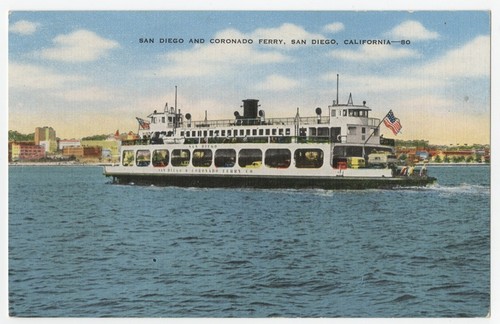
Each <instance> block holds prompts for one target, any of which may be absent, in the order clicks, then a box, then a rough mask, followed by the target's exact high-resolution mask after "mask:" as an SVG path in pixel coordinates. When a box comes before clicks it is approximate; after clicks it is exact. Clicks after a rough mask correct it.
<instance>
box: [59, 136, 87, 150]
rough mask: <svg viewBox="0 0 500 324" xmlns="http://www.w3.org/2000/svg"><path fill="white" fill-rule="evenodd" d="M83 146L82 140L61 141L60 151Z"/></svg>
mask: <svg viewBox="0 0 500 324" xmlns="http://www.w3.org/2000/svg"><path fill="white" fill-rule="evenodd" d="M81 145H82V144H81V143H80V140H77V139H69V140H66V139H65V140H59V143H58V149H59V151H62V150H64V148H65V147H78V146H81Z"/></svg>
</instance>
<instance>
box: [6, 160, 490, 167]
mask: <svg viewBox="0 0 500 324" xmlns="http://www.w3.org/2000/svg"><path fill="white" fill-rule="evenodd" d="M116 164H117V163H107V162H74V161H71V162H10V163H9V166H112V165H116ZM423 165H424V163H417V164H415V166H423ZM425 165H426V166H430V167H452V166H461V167H469V166H470V167H476V166H490V163H477V162H470V163H466V162H459V163H452V162H450V163H433V162H430V163H425Z"/></svg>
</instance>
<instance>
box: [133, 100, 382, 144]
mask: <svg viewBox="0 0 500 324" xmlns="http://www.w3.org/2000/svg"><path fill="white" fill-rule="evenodd" d="M258 102H259V100H257V99H245V100H243V115H241V114H240V113H239V111H235V112H234V118H232V119H217V120H208V119H207V118H206V116H205V119H204V120H197V121H194V120H192V116H191V114H190V113H187V114H185V115H183V114H181V112H180V110H176V109H175V108H173V107H171V108H170V109H169V108H168V107H167V106H165V109H164V110H163V111H162V112H158V111H156V110H155V111H154V112H153V113H152V114H150V115H149V116H148V118H149V120H148V121H147V122H146V123H141V122H140V127H139V136H140V137H141V138H142V139H147V138H153V139H161V140H162V141H169V142H171V143H179V142H184V141H188V142H193V141H194V142H196V141H198V143H200V142H202V141H203V142H206V143H208V142H218V143H225V142H231V141H232V142H234V141H248V140H258V141H264V140H265V141H267V142H270V141H272V140H273V139H274V140H275V139H276V137H279V138H280V141H281V142H284V143H286V142H300V141H302V142H304V140H305V141H313V142H319V141H320V142H333V143H350V144H379V143H380V132H379V127H378V126H379V125H380V119H378V118H372V117H370V116H369V114H370V112H371V109H370V108H369V107H368V106H366V103H365V102H363V105H354V104H353V102H352V96H350V97H349V101H348V103H347V104H337V103H336V102H335V101H334V102H333V104H332V105H330V106H328V109H326V113H325V114H324V113H323V110H322V109H321V108H320V107H318V108H316V109H315V113H316V116H308V117H302V116H300V113H299V109H298V108H297V112H296V115H295V116H294V117H284V118H266V116H265V112H264V111H263V110H259V107H260V105H259V104H258ZM138 120H140V119H138ZM181 139H182V140H181Z"/></svg>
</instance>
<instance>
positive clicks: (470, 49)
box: [414, 36, 490, 78]
mask: <svg viewBox="0 0 500 324" xmlns="http://www.w3.org/2000/svg"><path fill="white" fill-rule="evenodd" d="M414 73H418V74H425V75H430V76H434V77H441V78H451V77H484V76H489V75H490V38H489V37H488V36H478V37H476V38H475V39H473V40H472V41H470V42H468V43H467V44H465V45H463V46H461V47H459V48H457V49H454V50H451V51H449V52H447V53H446V54H445V55H444V56H442V57H441V58H439V59H437V60H435V61H433V62H431V63H428V64H426V65H424V66H423V67H421V68H418V69H415V71H414Z"/></svg>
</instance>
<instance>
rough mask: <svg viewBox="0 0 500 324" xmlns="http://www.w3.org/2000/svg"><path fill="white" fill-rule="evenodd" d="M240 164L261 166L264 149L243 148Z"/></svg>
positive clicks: (254, 166) (239, 159)
mask: <svg viewBox="0 0 500 324" xmlns="http://www.w3.org/2000/svg"><path fill="white" fill-rule="evenodd" d="M238 165H239V166H240V167H242V168H259V167H260V166H261V165H262V151H261V150H259V149H243V150H241V151H240V153H239V155H238Z"/></svg>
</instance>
